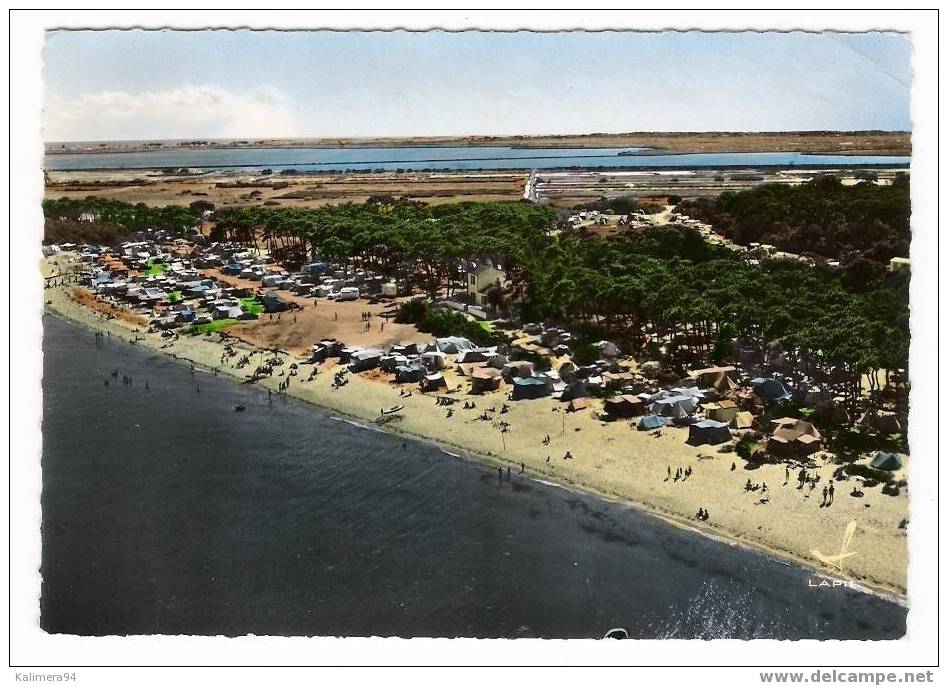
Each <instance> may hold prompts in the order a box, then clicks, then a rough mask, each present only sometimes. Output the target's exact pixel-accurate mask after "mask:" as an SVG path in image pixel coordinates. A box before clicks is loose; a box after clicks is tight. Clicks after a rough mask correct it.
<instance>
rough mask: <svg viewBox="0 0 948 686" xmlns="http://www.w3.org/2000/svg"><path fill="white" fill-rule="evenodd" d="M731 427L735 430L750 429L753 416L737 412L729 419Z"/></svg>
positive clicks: (752, 424) (748, 413)
mask: <svg viewBox="0 0 948 686" xmlns="http://www.w3.org/2000/svg"><path fill="white" fill-rule="evenodd" d="M731 426H732V427H734V428H735V429H750V428H752V427H753V426H754V415H753V414H751V413H750V412H738V413H737V414H735V415H734V417H733V418H732V419H731Z"/></svg>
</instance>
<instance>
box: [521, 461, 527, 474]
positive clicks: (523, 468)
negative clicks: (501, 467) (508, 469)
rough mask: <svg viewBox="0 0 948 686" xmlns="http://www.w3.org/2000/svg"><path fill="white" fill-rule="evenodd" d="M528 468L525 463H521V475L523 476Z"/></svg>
mask: <svg viewBox="0 0 948 686" xmlns="http://www.w3.org/2000/svg"><path fill="white" fill-rule="evenodd" d="M526 468H527V466H526V465H525V464H524V463H523V462H521V463H520V473H521V474H523V472H524V470H525V469H526Z"/></svg>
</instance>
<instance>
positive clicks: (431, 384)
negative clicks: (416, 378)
mask: <svg viewBox="0 0 948 686" xmlns="http://www.w3.org/2000/svg"><path fill="white" fill-rule="evenodd" d="M447 387H448V382H447V381H445V380H444V374H440V373H438V374H428V375H426V376H425V377H424V378H423V379H422V380H421V390H422V391H425V392H428V391H434V390H437V389H439V388H447Z"/></svg>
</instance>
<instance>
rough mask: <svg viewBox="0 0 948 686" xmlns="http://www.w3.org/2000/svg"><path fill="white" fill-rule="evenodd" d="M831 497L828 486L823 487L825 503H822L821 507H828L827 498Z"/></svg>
mask: <svg viewBox="0 0 948 686" xmlns="http://www.w3.org/2000/svg"><path fill="white" fill-rule="evenodd" d="M828 495H829V489H828V488H826V486H823V502H821V503H820V507H826V496H828Z"/></svg>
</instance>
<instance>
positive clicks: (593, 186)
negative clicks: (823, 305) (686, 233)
mask: <svg viewBox="0 0 948 686" xmlns="http://www.w3.org/2000/svg"><path fill="white" fill-rule="evenodd" d="M899 171H900V170H898V169H877V170H873V174H874V175H875V176H876V177H877V178H878V179H879V182H880V183H890V182H891V179H892V177H893V176H894V175H895V174H896V173H897V172H899ZM814 173H815V172H814V171H812V170H802V169H760V170H756V171H755V170H743V169H741V170H713V169H700V170H677V171H638V170H606V169H601V170H545V171H540V172H537V174H536V176H535V183H534V199H536V200H539V201H541V202H544V203H548V204H551V205H555V206H557V207H574V206H576V205H577V204H580V203H588V202H593V201H596V200H600V199H602V198H614V197H619V196H624V195H637V196H639V197H641V198H643V199H653V200H657V201H661V202H663V203H664V202H665V199H666V198H667V197H668V196H670V195H677V196H681V197H683V198H695V197H698V196H702V195H716V194H718V193H721V192H722V191H740V190H745V189H747V188H752V187H754V186H756V185H758V184H761V183H790V184H797V183H802V182H804V181H806V180H807V179H809V178H811V177H812V176H813V174H814ZM835 173H836V174H837V175H839V176H840V177H841V178H842V179H843V182H844V183H855V181H856V176H855V170H839V171H837V172H835ZM527 177H528V174H527V172H522V171H493V172H485V171H476V172H475V171H471V172H461V171H449V172H381V173H380V172H376V173H335V172H333V173H330V172H327V173H319V174H293V175H284V174H279V175H268V176H262V175H259V174H237V175H235V174H232V173H217V172H213V173H208V174H198V175H171V174H162V173H160V172H143V171H129V170H114V171H97V172H49V180H48V182H47V184H46V197H49V198H85V197H87V196H90V195H95V196H100V197H104V198H110V199H112V200H120V201H122V202H128V203H140V202H141V203H145V204H146V205H152V206H164V205H188V204H190V203H192V202H194V201H196V200H205V201H207V202H211V203H214V204H215V205H216V206H218V207H222V206H237V205H244V206H247V205H251V206H266V207H318V206H321V205H335V204H339V203H345V202H352V203H362V202H365V201H366V200H367V199H368V198H369V197H371V196H373V195H390V196H399V197H402V198H406V199H409V200H417V201H420V202H424V203H429V204H438V203H445V202H463V201H465V200H476V201H491V200H520V199H521V198H523V196H524V189H525V185H526V182H527Z"/></svg>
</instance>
